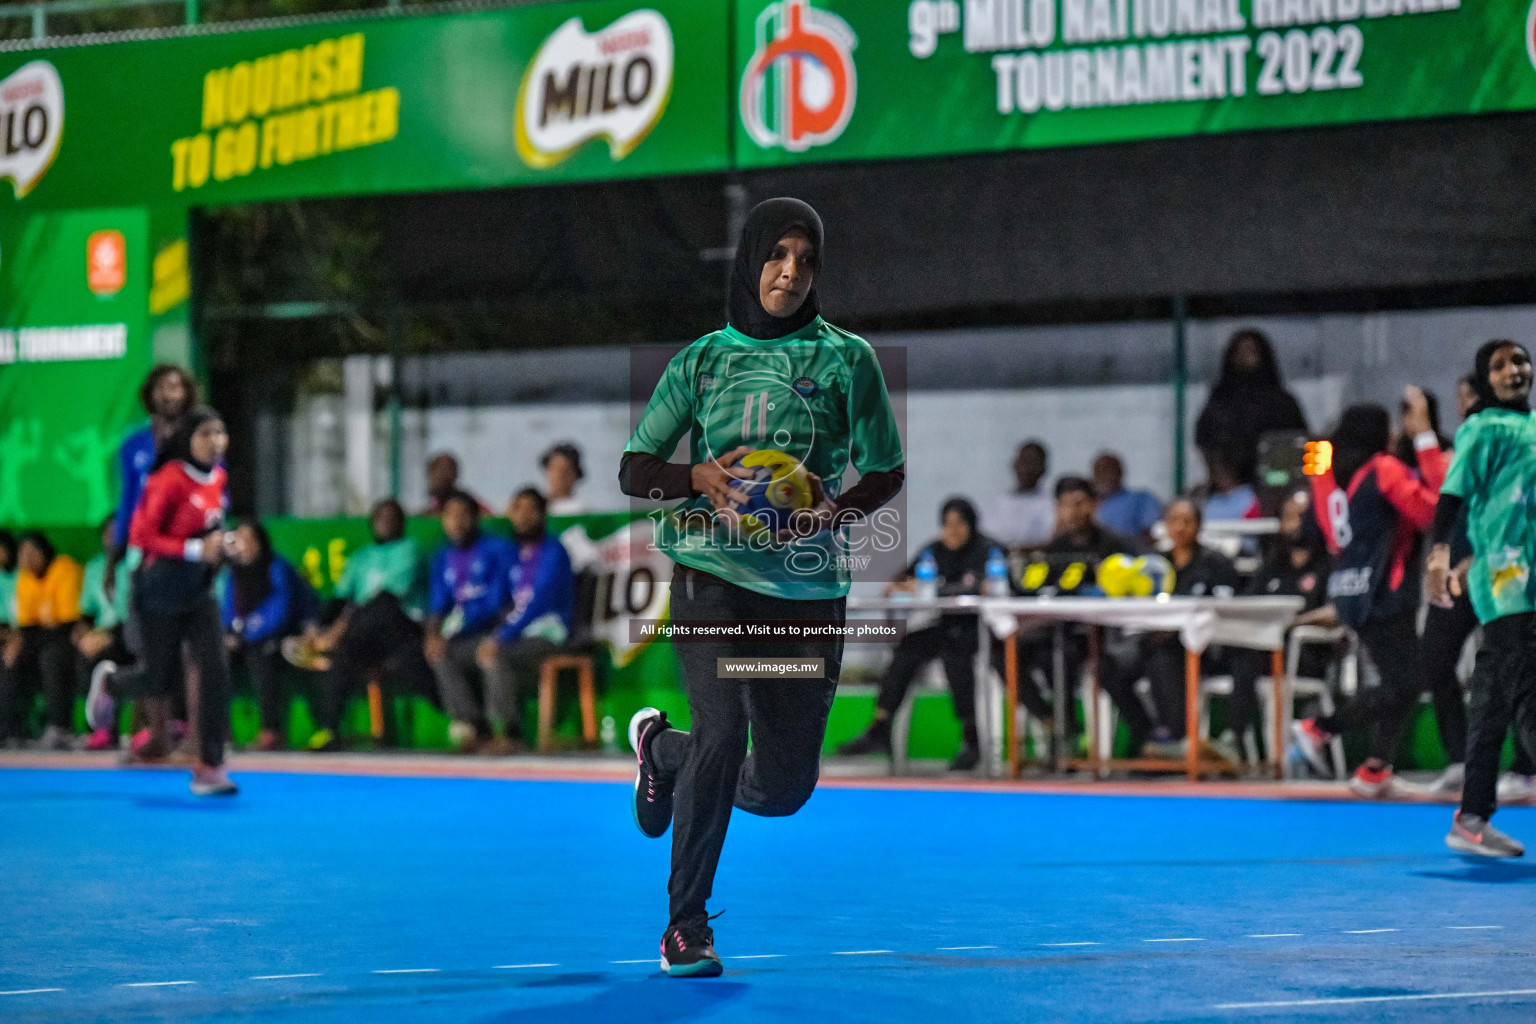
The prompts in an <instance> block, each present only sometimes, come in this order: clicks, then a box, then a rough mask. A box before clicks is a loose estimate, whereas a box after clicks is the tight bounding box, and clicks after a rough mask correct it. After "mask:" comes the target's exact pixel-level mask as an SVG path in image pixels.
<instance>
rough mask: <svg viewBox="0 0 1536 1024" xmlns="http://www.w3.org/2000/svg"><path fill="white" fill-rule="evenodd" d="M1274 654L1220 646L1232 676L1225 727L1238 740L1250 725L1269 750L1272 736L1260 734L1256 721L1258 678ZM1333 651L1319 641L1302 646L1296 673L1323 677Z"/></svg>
mask: <svg viewBox="0 0 1536 1024" xmlns="http://www.w3.org/2000/svg"><path fill="white" fill-rule="evenodd" d="M1272 658H1273V656H1272V655H1271V653H1270V652H1269V651H1256V650H1252V649H1251V648H1247V647H1227V648H1224V649H1223V655H1222V660H1223V661H1225V662H1226V668H1227V672H1229V673H1230V674H1231V676H1232V698H1231V700H1229V701H1228V702H1227V727H1228V728H1230V729H1231V730H1232V732H1233V733H1234V734H1236V736H1237V738H1238V739H1239V740H1241V739H1242V737H1243V733H1244V732H1246V731H1248V730H1249V729H1252V730H1253V734H1254V735H1255V736H1257V737H1258V738H1259V745H1260V747H1261V748H1263V749H1265V750H1266V751H1267V750H1268V746H1269V744H1271V743H1272V742H1274V740H1273V737H1270V736H1265V735H1262V734H1263V732H1264V729H1263V726H1262V725H1261V724H1260V723H1259V720H1258V719H1259V691H1258V684H1259V680H1260V679H1262V678H1264V677H1265V676H1267V675H1269V674H1270V669H1271V667H1272ZM1332 658H1333V655H1332V652H1331V651H1330V650H1329V649H1328V648H1326V647H1324V646H1323V645H1321V644H1308V645H1306V646H1305V647H1303V648H1302V650H1301V658H1300V660H1299V662H1298V664H1297V666H1296V671H1297V674H1298V675H1301V676H1305V677H1307V678H1311V679H1319V678H1322V676H1323V674H1324V673H1326V672H1327V671H1328V663H1329V662H1330V661H1331V660H1332Z"/></svg>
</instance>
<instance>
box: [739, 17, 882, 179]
mask: <svg viewBox="0 0 1536 1024" xmlns="http://www.w3.org/2000/svg"><path fill="white" fill-rule="evenodd" d="M756 41H757V42H756V48H755V49H754V50H753V53H752V58H751V60H749V61H747V68H746V71H745V72H744V73H743V74H742V76H741V121H742V124H743V125H744V126H745V127H746V129H747V134H748V135H750V136H751V137H752V141H753V142H755V143H757V144H758V145H759V146H761V147H762V148H764V149H773V148H775V147H782V148H784V149H787V150H789V151H790V152H791V153H803V152H805V151H806V150H807V149H810V148H811V147H812V146H825V145H826V144H827V143H829V142H832V141H834V140H836V139H837V137H838V136H840V135H842V134H843V129H844V128H846V127H848V120H849V118H851V117H852V116H853V107H854V102H855V100H856V98H857V94H858V76H857V73H856V71H855V69H854V65H853V50H854V47H856V46H857V45H858V37H857V36H855V35H854V34H853V30H852V29H851V28H849V27H848V23H847V22H846V21H844V20H843V19H842V18H839V17H838V16H837V15H835V14H831V13H829V12H827V11H819V10H816V9H815V8H813V7H812V6H811V5H810V3H809V2H808V0H778V2H776V3H772V4H769V5H768V7H767V8H766V9H765V10H764V11H763V13H761V14H759V15H758V17H757V24H756Z"/></svg>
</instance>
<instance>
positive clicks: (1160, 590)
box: [1098, 555, 1174, 597]
mask: <svg viewBox="0 0 1536 1024" xmlns="http://www.w3.org/2000/svg"><path fill="white" fill-rule="evenodd" d="M1098 580H1099V589H1100V590H1102V591H1104V596H1105V597H1151V596H1153V595H1154V594H1171V593H1173V582H1174V572H1173V566H1172V564H1170V563H1169V561H1168V559H1166V558H1164V557H1163V556H1162V555H1110V556H1109V557H1108V558H1106V559H1104V561H1102V562H1100V563H1099V571H1098Z"/></svg>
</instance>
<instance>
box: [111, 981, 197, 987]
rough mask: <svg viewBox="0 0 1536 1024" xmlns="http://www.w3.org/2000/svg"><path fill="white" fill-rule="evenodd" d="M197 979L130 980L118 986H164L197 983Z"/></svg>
mask: <svg viewBox="0 0 1536 1024" xmlns="http://www.w3.org/2000/svg"><path fill="white" fill-rule="evenodd" d="M196 984H197V982H195V981H130V982H128V983H127V984H126V985H119V986H117V987H118V988H162V987H164V986H166V985H196Z"/></svg>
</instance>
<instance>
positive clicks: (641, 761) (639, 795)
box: [629, 708, 676, 839]
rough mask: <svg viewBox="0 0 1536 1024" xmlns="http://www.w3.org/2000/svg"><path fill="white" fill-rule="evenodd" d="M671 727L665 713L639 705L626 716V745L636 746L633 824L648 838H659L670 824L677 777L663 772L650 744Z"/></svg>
mask: <svg viewBox="0 0 1536 1024" xmlns="http://www.w3.org/2000/svg"><path fill="white" fill-rule="evenodd" d="M670 728H672V726H671V725H670V724H668V722H667V713H666V712H665V711H657V710H656V709H655V708H641V709H640V710H639V711H636V712H635V714H634V717H632V718H631V719H630V720H629V745H630V746H631V747H633V748H634V749H635V764H636V769H635V799H634V805H633V807H632V808H631V809H632V811H633V814H634V818H635V827H636V828H638V829H639V830H640V832H641V834H642V835H645V836H646V837H648V838H650V839H660V838H661V837H662V836H664V835H666V834H667V829H668V828H670V827H671V826H672V788H673V786H674V785H675V784H676V780H675V779H673V778H672V777H671V776H667V775H664V774H662V772H661V771H660V769H659V768H658V767H657V765H656V760H655V757H654V756H653V754H652V748H653V746H654V744H655V742H656V737H657V736H660V735H661V734H662V733H664V732H666V731H667V730H668V729H670Z"/></svg>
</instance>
